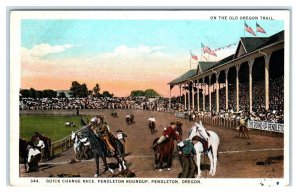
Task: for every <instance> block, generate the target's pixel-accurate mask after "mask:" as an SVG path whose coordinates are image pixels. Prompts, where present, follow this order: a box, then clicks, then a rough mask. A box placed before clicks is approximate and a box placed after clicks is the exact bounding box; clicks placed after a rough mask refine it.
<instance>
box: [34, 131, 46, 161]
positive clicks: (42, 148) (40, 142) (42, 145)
mask: <svg viewBox="0 0 300 194" xmlns="http://www.w3.org/2000/svg"><path fill="white" fill-rule="evenodd" d="M37 141H38V143H37V145H36V147H37V148H38V149H39V151H40V152H41V157H42V161H43V159H44V157H45V147H46V146H45V143H44V141H43V140H41V139H40V138H39V137H37Z"/></svg>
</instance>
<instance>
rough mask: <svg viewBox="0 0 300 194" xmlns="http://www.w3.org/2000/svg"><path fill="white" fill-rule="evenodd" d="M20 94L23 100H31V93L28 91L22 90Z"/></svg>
mask: <svg viewBox="0 0 300 194" xmlns="http://www.w3.org/2000/svg"><path fill="white" fill-rule="evenodd" d="M20 94H21V95H22V98H29V97H30V91H29V90H27V89H22V90H20Z"/></svg>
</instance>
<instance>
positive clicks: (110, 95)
mask: <svg viewBox="0 0 300 194" xmlns="http://www.w3.org/2000/svg"><path fill="white" fill-rule="evenodd" d="M102 96H103V97H110V98H112V97H113V96H114V95H113V94H110V93H109V91H103V94H102Z"/></svg>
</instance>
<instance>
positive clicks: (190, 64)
mask: <svg viewBox="0 0 300 194" xmlns="http://www.w3.org/2000/svg"><path fill="white" fill-rule="evenodd" d="M191 55H192V51H191V50H190V70H191V68H192V67H191V66H192V56H191Z"/></svg>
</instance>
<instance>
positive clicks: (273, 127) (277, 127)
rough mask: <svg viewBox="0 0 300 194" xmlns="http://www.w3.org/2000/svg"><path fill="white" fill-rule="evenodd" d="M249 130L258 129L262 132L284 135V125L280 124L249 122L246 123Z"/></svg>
mask: <svg viewBox="0 0 300 194" xmlns="http://www.w3.org/2000/svg"><path fill="white" fill-rule="evenodd" d="M247 126H248V128H250V129H259V130H264V131H272V132H276V133H284V124H280V123H269V122H264V121H250V120H248V123H247Z"/></svg>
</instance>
